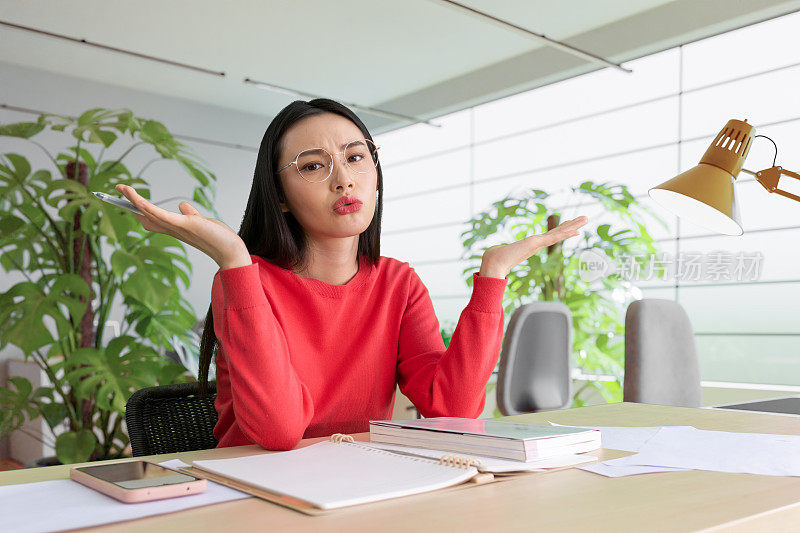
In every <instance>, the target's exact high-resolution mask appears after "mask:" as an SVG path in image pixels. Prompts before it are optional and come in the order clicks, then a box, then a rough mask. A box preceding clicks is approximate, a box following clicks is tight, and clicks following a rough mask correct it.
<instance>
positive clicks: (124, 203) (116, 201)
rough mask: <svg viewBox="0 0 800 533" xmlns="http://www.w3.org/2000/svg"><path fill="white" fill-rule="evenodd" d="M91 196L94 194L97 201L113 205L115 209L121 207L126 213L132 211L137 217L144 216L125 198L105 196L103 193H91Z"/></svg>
mask: <svg viewBox="0 0 800 533" xmlns="http://www.w3.org/2000/svg"><path fill="white" fill-rule="evenodd" d="M92 194H94V195H95V196H97V197H98V198H99V199H101V200H103V201H104V202H108V203H110V204H113V205H115V206H117V207H121V208H123V209H127V210H128V211H133V212H134V213H136V214H138V215H144V213H142V212H141V211H139V208H138V207H136V206H135V205H133V204H132V203H130V202H129V201H128V200H126V199H125V198H115V197H113V196H111V195H110V194H106V193H104V192H93V193H92Z"/></svg>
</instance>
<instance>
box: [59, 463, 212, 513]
mask: <svg viewBox="0 0 800 533" xmlns="http://www.w3.org/2000/svg"><path fill="white" fill-rule="evenodd" d="M107 464H113V463H107ZM162 468H166V467H162ZM167 470H172V471H173V472H175V473H176V474H182V473H183V472H179V471H177V470H174V469H172V468H168V469H167ZM69 477H70V478H71V479H73V480H74V481H77V482H78V483H81V484H82V485H86V486H87V487H89V488H92V489H94V490H96V491H98V492H102V493H103V494H106V495H107V496H111V497H112V498H114V499H116V500H119V501H121V502H124V503H139V502H149V501H153V500H164V499H167V498H175V497H176V496H187V495H189V494H199V493H201V492H203V491H204V490H206V486H207V484H208V482H207V481H206V480H205V479H197V480H195V481H187V482H185V483H178V484H175V485H162V486H160V487H143V488H141V489H125V488H122V487H120V486H119V485H115V484H114V483H111V482H110V481H104V480H102V479H99V478H96V477H94V476H92V475H89V474H87V473H86V472H81V471H80V470H77V468H71V469H70V471H69Z"/></svg>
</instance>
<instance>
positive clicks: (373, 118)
mask: <svg viewBox="0 0 800 533" xmlns="http://www.w3.org/2000/svg"><path fill="white" fill-rule="evenodd" d="M458 1H459V3H460V4H462V5H464V6H467V7H470V8H472V9H474V10H478V11H482V12H484V13H487V14H489V15H491V16H492V17H495V18H497V19H501V20H503V21H506V22H510V23H513V24H514V25H516V26H519V27H522V28H524V29H527V30H529V31H532V32H535V33H538V34H544V35H546V36H547V37H548V38H550V39H553V40H557V41H562V42H565V43H567V44H569V45H571V46H573V47H577V48H580V49H581V50H585V51H587V52H590V53H591V54H593V55H596V56H600V57H602V58H605V59H607V60H609V61H611V62H613V63H624V62H625V61H629V60H631V59H635V58H638V57H641V56H643V55H647V54H650V53H654V52H657V51H660V50H664V49H667V48H671V47H674V46H677V45H679V44H684V43H687V42H691V41H695V40H697V39H701V38H704V37H708V36H710V35H715V34H718V33H722V32H725V31H728V30H731V29H735V28H739V27H742V26H746V25H748V24H752V23H755V22H759V21H762V20H766V19H769V18H773V17H776V16H780V15H783V14H786V13H790V12H793V11H797V10H800V0H791V1H787V0H746V1H745V0H604V1H597V0H561V1H559V2H554V1H552V0H504V1H502V2H498V1H491V0H458ZM0 21H2V22H5V23H10V24H14V25H21V26H25V27H27V28H30V29H35V30H40V31H44V32H51V33H56V34H59V35H62V36H67V37H71V38H74V39H78V40H80V39H85V40H86V41H89V42H91V43H97V44H102V45H105V46H108V47H114V48H118V49H121V50H125V51H128V52H135V53H138V54H144V55H147V56H153V57H156V58H159V59H163V60H168V61H172V62H177V63H182V64H186V65H191V66H193V67H200V68H202V69H208V70H210V71H217V72H224V73H225V75H224V76H220V75H215V74H211V73H205V72H200V71H198V70H194V69H190V68H184V67H181V66H176V65H171V64H166V63H164V62H160V61H156V60H153V59H147V58H142V57H137V56H134V55H132V54H127V53H123V52H118V51H112V50H109V49H104V48H98V47H94V46H90V45H87V44H82V43H78V42H74V41H70V40H65V39H61V38H58V37H54V36H49V35H44V34H42V33H37V32H35V31H31V30H26V29H20V28H15V27H10V26H8V25H0V61H4V62H7V63H13V64H17V65H23V66H26V67H32V68H37V69H42V70H46V71H50V72H56V73H59V74H65V75H70V76H76V77H79V78H84V79H88V80H94V81H98V82H103V83H111V84H115V85H120V86H124V87H129V88H133V89H137V90H142V91H147V92H152V93H156V94H162V95H168V96H173V97H180V98H187V99H190V100H194V101H197V102H202V103H206V104H210V105H215V106H219V107H222V108H228V109H234V110H238V111H243V112H247V113H253V114H257V115H263V116H266V117H270V116H272V115H274V114H275V113H277V112H278V111H279V110H280V109H281V108H282V107H283V106H285V105H286V104H287V103H289V102H290V101H291V100H294V99H296V96H290V95H286V94H282V93H279V92H274V91H267V90H264V89H261V88H258V87H256V86H253V85H250V84H246V83H244V82H243V80H244V79H245V78H250V79H254V80H258V81H262V82H266V83H270V84H272V85H277V86H282V87H286V88H291V89H296V90H299V91H302V92H304V93H307V94H312V95H320V96H326V97H330V98H334V99H337V100H339V101H341V102H343V103H351V104H353V103H354V104H358V105H360V106H369V107H373V108H378V109H382V110H385V111H390V112H393V113H399V114H402V115H406V116H410V117H416V118H417V119H421V120H430V119H435V117H438V116H441V115H444V114H447V113H450V112H454V111H458V110H460V109H464V108H466V107H470V106H474V105H477V104H481V103H485V102H488V101H491V100H495V99H498V98H502V97H504V96H508V95H511V94H515V93H518V92H521V91H525V90H529V89H532V88H535V87H538V86H541V85H545V84H548V83H553V82H555V81H560V80H563V79H566V78H569V77H572V76H576V75H579V74H583V73H586V72H590V71H593V70H597V69H598V68H613V67H606V66H604V65H603V64H602V63H598V62H594V61H587V60H586V59H583V58H580V57H577V56H575V55H571V54H568V53H566V52H564V51H562V50H559V49H557V48H554V47H552V46H550V45H547V44H543V43H542V42H541V40H539V39H536V38H535V37H533V36H530V35H526V34H525V33H524V32H522V31H518V30H514V29H513V28H509V27H507V26H504V25H502V24H500V23H497V22H495V21H492V20H490V19H487V18H485V17H481V16H479V15H476V14H474V13H470V12H468V11H467V10H464V9H461V8H459V7H457V6H454V5H452V3H450V2H447V1H444V0H402V1H401V0H336V1H334V2H330V1H324V0H269V1H257V0H235V1H228V2H219V1H216V0H172V1H168V2H164V1H163V0H159V1H155V0H138V1H136V2H131V1H130V0H83V1H81V2H63V1H62V0H41V1H31V0H3V2H1V3H0ZM0 103H4V102H0ZM357 112H358V114H359V116H361V117H362V119H364V122H365V123H366V124H367V126H368V127H369V128H370V130H371V131H372V132H373V133H375V134H378V133H383V132H386V131H390V130H392V129H395V128H398V127H402V126H406V125H408V124H410V123H412V122H413V121H412V120H402V119H394V118H387V117H385V116H381V115H376V114H372V113H370V112H368V111H364V110H358V109H357ZM432 122H434V123H435V120H432Z"/></svg>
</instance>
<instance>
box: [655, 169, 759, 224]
mask: <svg viewBox="0 0 800 533" xmlns="http://www.w3.org/2000/svg"><path fill="white" fill-rule="evenodd" d="M649 194H650V198H652V199H653V200H655V201H656V202H657V203H659V204H660V205H661V206H663V207H665V208H667V209H669V210H670V211H671V212H673V213H674V214H676V215H678V216H679V217H681V218H686V219H687V220H691V221H692V222H694V223H695V224H697V225H699V226H703V227H704V228H706V229H709V230H711V231H716V232H718V233H722V234H724V235H741V234H742V233H744V230H743V229H742V222H741V219H740V217H739V207H738V205H737V203H736V195H735V193H734V190H733V176H731V175H730V174H728V173H727V172H726V171H724V170H722V169H721V168H718V167H715V166H714V165H707V164H705V163H700V164H699V165H697V166H696V167H693V168H691V169H689V170H687V171H686V172H684V173H683V174H678V175H677V176H675V177H674V178H672V179H671V180H669V181H666V182H664V183H662V184H661V185H659V186H658V187H654V188H652V189H650V191H649Z"/></svg>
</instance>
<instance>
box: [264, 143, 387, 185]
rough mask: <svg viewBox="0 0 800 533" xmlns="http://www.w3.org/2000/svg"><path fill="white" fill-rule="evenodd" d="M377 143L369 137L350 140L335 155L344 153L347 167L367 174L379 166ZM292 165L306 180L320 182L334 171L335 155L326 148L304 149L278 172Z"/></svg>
mask: <svg viewBox="0 0 800 533" xmlns="http://www.w3.org/2000/svg"><path fill="white" fill-rule="evenodd" d="M379 148H380V146H375V143H373V142H372V141H370V140H369V139H359V140H357V141H350V142H349V143H347V145H346V146H345V147H344V150H342V151H341V152H336V153H335V154H334V155H339V154H342V155H344V164H345V165H347V168H349V169H351V170H353V171H354V172H357V173H359V174H366V173H367V172H370V171H371V170H373V169H374V168H375V167H377V166H378V149H379ZM291 165H294V166H295V167H297V172H298V173H300V177H301V178H303V179H304V180H306V181H310V182H313V183H318V182H320V181H325V180H326V179H328V178H329V177H330V175H331V172H333V156H332V155H331V154H330V152H328V151H327V150H325V149H324V148H311V149H309V150H303V151H302V152H300V153H299V154H297V157H295V158H294V161H292V162H291V163H288V164H286V165H284V166H282V167H281V168H279V169H278V172H280V171H282V170H284V169H286V168H289V167H290V166H291Z"/></svg>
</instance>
